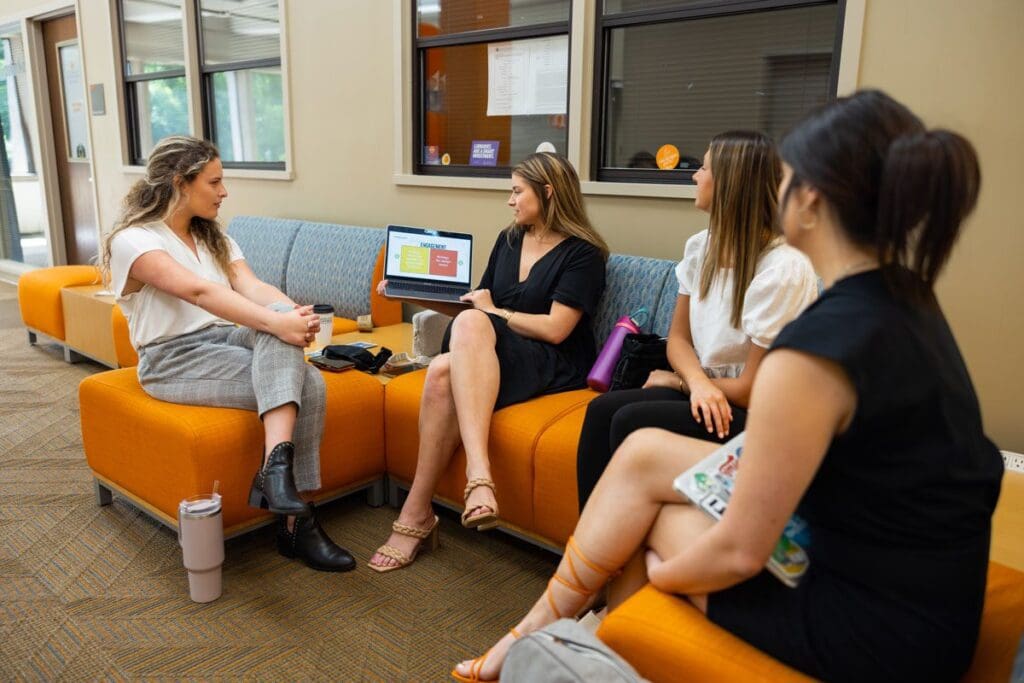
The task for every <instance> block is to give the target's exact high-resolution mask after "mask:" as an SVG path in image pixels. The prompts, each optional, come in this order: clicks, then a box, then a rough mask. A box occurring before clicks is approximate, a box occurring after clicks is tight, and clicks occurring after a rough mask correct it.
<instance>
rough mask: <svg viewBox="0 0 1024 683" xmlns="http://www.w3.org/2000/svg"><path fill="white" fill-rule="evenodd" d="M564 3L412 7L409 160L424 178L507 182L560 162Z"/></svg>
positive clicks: (485, 0)
mask: <svg viewBox="0 0 1024 683" xmlns="http://www.w3.org/2000/svg"><path fill="white" fill-rule="evenodd" d="M570 5H571V3H570V0H416V2H415V3H414V5H413V11H414V12H415V17H414V25H415V27H416V31H415V60H416V67H415V69H414V72H413V73H414V76H413V111H414V112H415V115H414V117H415V119H414V124H413V128H414V134H413V159H414V167H415V171H416V172H417V173H420V174H426V175H469V176H473V175H475V176H492V177H496V176H507V175H508V172H509V168H510V167H511V166H513V165H515V164H516V163H518V161H519V160H520V159H522V158H523V157H525V156H526V155H527V154H530V153H531V152H534V151H536V150H537V149H544V150H550V151H557V152H559V153H561V154H566V153H567V149H566V145H567V142H568V135H567V115H568V99H569V98H568V83H569V77H568V73H569V72H568V64H569V14H570Z"/></svg>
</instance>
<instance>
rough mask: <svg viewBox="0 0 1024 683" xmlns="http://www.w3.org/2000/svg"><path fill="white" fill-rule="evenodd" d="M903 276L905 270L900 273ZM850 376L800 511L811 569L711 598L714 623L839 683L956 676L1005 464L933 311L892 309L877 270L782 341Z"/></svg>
mask: <svg viewBox="0 0 1024 683" xmlns="http://www.w3.org/2000/svg"><path fill="white" fill-rule="evenodd" d="M904 276H905V277H907V278H908V279H909V277H910V276H909V274H904ZM778 348H789V349H795V350H798V351H802V352H805V353H809V354H812V355H815V356H819V357H821V358H826V359H828V360H830V361H833V362H835V363H837V364H838V365H839V366H840V367H842V368H843V369H844V370H845V371H846V373H847V375H848V377H849V379H850V381H851V382H852V384H853V387H854V389H855V390H856V393H857V408H856V413H855V415H854V417H853V420H852V422H851V424H850V426H849V429H848V430H847V431H846V432H845V433H844V434H841V435H839V436H836V437H835V438H834V439H833V441H832V443H831V445H830V446H829V449H828V452H827V453H826V455H825V458H824V460H823V462H822V464H821V467H820V468H819V470H818V472H817V473H816V474H815V476H814V479H813V480H812V481H811V484H810V487H809V488H808V489H807V491H806V493H805V495H804V497H803V499H802V501H801V503H800V506H799V508H798V512H799V514H801V515H803V517H804V518H805V519H806V520H807V522H808V524H809V526H810V533H811V541H810V549H809V552H808V554H809V557H810V568H809V569H808V573H807V575H805V577H804V580H803V581H802V582H801V584H800V586H799V587H798V588H796V589H790V588H786V587H785V586H783V585H782V584H781V583H780V582H779V581H777V580H775V579H774V578H773V577H771V576H770V575H768V574H767V573H765V572H762V573H761V574H759V575H758V576H757V577H755V578H754V579H751V580H750V581H746V582H744V583H741V584H739V585H737V586H734V587H732V588H730V589H727V590H724V591H721V592H718V593H713V594H711V595H710V596H709V599H708V617H709V618H710V619H711V620H712V621H714V622H715V623H717V624H719V625H721V626H723V627H724V628H726V629H727V630H729V631H731V632H733V633H735V634H736V635H738V636H739V637H741V638H743V639H744V640H746V641H748V642H749V643H751V644H752V645H754V646H756V647H758V648H760V649H762V650H764V651H765V652H768V653H769V654H772V655H773V656H775V657H777V658H778V659H780V660H782V661H784V662H786V663H788V664H790V665H791V666H794V667H795V668H797V669H800V670H801V671H804V672H806V673H808V674H810V675H812V676H815V677H818V678H823V679H825V680H830V681H888V680H893V681H896V680H901V681H955V680H958V679H959V678H960V677H961V676H962V675H963V673H964V672H965V671H966V670H967V668H968V666H969V665H970V662H971V657H972V655H973V653H974V647H975V644H976V641H977V637H978V628H979V624H980V621H981V610H982V604H983V600H984V594H985V578H986V571H987V566H988V551H989V534H990V523H991V517H992V511H993V510H994V509H995V504H996V500H997V499H998V497H999V486H1000V481H1001V478H1002V472H1003V463H1002V458H1001V457H1000V454H999V451H998V449H997V448H996V447H995V445H993V444H992V442H991V441H989V440H988V439H987V438H986V437H985V435H984V433H983V432H982V424H981V413H980V410H979V407H978V400H977V397H976V396H975V393H974V388H973V386H972V385H971V380H970V377H969V376H968V374H967V368H966V367H965V365H964V362H963V359H962V358H961V357H960V352H959V349H958V348H957V345H956V341H955V340H954V339H953V335H952V332H951V331H950V329H949V327H948V325H947V323H946V320H945V318H944V317H943V315H942V312H941V310H939V307H938V304H937V302H935V300H934V298H932V297H931V295H930V293H929V294H928V302H927V305H925V306H914V307H912V306H909V305H907V304H905V303H902V302H901V301H900V300H897V299H896V298H895V297H894V296H893V295H892V294H891V293H890V290H889V289H888V287H887V286H886V283H885V280H884V279H883V277H882V275H881V273H880V271H871V272H866V273H861V274H859V275H855V276H852V277H849V278H846V279H844V280H841V281H839V282H837V283H836V284H835V285H834V286H833V287H832V288H831V289H829V290H828V291H827V292H825V293H824V295H823V296H822V297H821V298H820V299H819V300H818V301H817V302H816V303H814V304H812V305H811V306H810V307H809V308H808V309H807V310H806V311H805V312H804V313H803V315H801V316H800V317H799V318H797V319H796V320H795V321H793V322H792V323H790V324H789V325H788V326H787V327H786V328H785V329H783V331H782V333H781V334H779V336H778V338H777V339H776V340H775V343H774V344H773V345H772V349H773V350H774V349H778Z"/></svg>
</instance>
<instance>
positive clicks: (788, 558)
mask: <svg viewBox="0 0 1024 683" xmlns="http://www.w3.org/2000/svg"><path fill="white" fill-rule="evenodd" d="M743 438H744V433H743V432H741V433H740V434H737V435H736V436H735V437H733V438H732V439H730V440H729V441H728V442H726V444H725V445H723V446H722V447H721V448H719V449H717V450H716V451H715V452H714V453H712V454H711V455H709V456H707V457H706V458H704V459H703V460H701V461H700V462H699V463H697V464H696V465H694V466H693V467H691V468H690V469H688V470H686V471H685V472H683V473H682V474H680V475H679V476H678V477H676V479H675V481H674V482H673V487H674V488H675V490H676V491H678V492H679V493H681V494H683V495H684V496H686V497H687V498H689V499H690V500H691V501H693V504H694V505H696V506H697V507H699V508H700V509H701V510H703V511H704V512H705V513H707V514H708V515H709V516H710V517H712V518H713V519H716V520H718V519H721V518H722V515H723V514H725V509H726V508H727V507H728V506H729V498H730V496H731V495H732V490H733V486H734V484H735V480H736V479H735V478H736V471H737V470H738V468H739V464H740V456H741V455H743ZM810 536H811V535H810V529H809V528H808V526H807V522H805V521H804V520H803V519H802V518H801V517H800V516H799V515H793V516H792V517H791V518H790V520H789V521H788V522H786V528H785V529H784V530H783V532H782V537H781V538H779V542H778V543H777V544H776V545H775V550H773V551H772V555H771V557H770V558H768V564H767V569H768V571H770V572H771V573H772V574H773V575H775V577H776V578H778V579H779V580H780V581H782V583H784V584H786V585H787V586H789V587H790V588H796V586H797V584H799V583H800V579H801V578H802V577H803V575H804V574H806V573H807V567H808V565H809V564H810V560H809V558H808V557H807V551H806V548H809V547H810V542H811V537H810Z"/></svg>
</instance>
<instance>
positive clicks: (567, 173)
mask: <svg viewBox="0 0 1024 683" xmlns="http://www.w3.org/2000/svg"><path fill="white" fill-rule="evenodd" d="M512 173H514V174H516V175H517V176H519V177H520V178H522V179H523V180H524V181H525V182H526V184H527V185H529V186H530V189H532V190H533V192H534V194H536V195H537V199H538V200H540V215H541V216H542V217H543V220H544V227H545V229H547V230H551V231H553V232H556V233H559V234H561V235H565V236H567V237H578V238H580V239H581V240H583V241H585V242H589V243H590V244H593V245H594V246H595V247H597V248H598V249H599V250H600V251H601V255H602V256H603V257H604V258H605V259H607V258H608V244H607V243H605V241H604V239H603V238H602V237H601V235H599V234H598V232H597V230H595V229H594V226H593V225H591V224H590V219H589V218H588V217H587V210H586V209H585V208H583V192H582V191H581V190H580V179H579V176H578V175H576V169H575V168H573V167H572V164H570V163H569V160H568V159H566V158H565V157H563V156H559V155H558V154H552V153H551V152H537V153H535V154H531V155H530V156H528V157H526V158H525V159H523V160H522V161H521V162H519V163H518V164H517V165H516V166H515V168H513V169H512ZM545 185H550V186H551V196H550V197H548V193H547V191H546V190H545V189H544V186H545ZM531 227H533V226H530V225H520V224H519V223H515V222H513V223H512V224H511V225H509V226H508V228H506V230H507V235H508V237H509V239H511V238H512V235H514V234H517V233H521V232H523V231H525V230H527V229H529V228H531Z"/></svg>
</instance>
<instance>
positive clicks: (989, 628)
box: [598, 562, 1024, 683]
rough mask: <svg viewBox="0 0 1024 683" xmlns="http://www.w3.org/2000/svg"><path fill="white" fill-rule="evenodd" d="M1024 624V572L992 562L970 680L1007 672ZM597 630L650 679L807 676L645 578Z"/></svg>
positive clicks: (976, 681) (996, 678) (979, 681)
mask: <svg viewBox="0 0 1024 683" xmlns="http://www.w3.org/2000/svg"><path fill="white" fill-rule="evenodd" d="M1022 631H1024V573H1021V572H1019V571H1017V570H1015V569H1011V568H1009V567H1005V566H1003V565H1001V564H997V563H995V562H993V563H991V564H989V572H988V588H987V590H986V592H985V611H984V613H983V615H982V619H981V632H980V636H979V639H978V648H977V650H976V651H975V653H974V661H973V662H972V664H971V668H970V669H969V670H968V671H967V675H966V676H964V678H963V681H964V682H965V683H968V682H969V683H982V682H985V681H1005V680H1008V679H1009V676H1010V670H1011V668H1012V667H1013V661H1014V657H1015V656H1016V653H1017V647H1018V643H1019V642H1020V638H1021V633H1022ZM598 635H599V636H600V637H601V639H602V640H604V641H605V642H606V643H608V645H609V646H610V647H611V648H612V649H614V650H615V651H616V652H618V653H619V654H620V655H622V656H623V657H624V658H625V659H626V660H628V661H629V663H630V664H632V665H633V666H634V667H636V669H637V671H639V672H640V674H641V675H642V676H644V677H646V678H648V679H650V680H651V681H654V682H655V683H657V682H658V681H679V680H693V681H705V680H708V681H710V680H714V681H718V682H720V683H728V682H730V681H736V683H740V682H746V681H808V680H811V679H809V678H807V677H806V676H804V675H803V674H801V673H800V672H798V671H796V670H794V669H791V668H790V667H788V666H786V665H785V664H782V663H781V662H779V661H778V660H776V659H774V658H772V657H770V656H768V655H767V654H765V653H763V652H761V651H760V650H757V649H756V648H754V647H753V646H751V645H749V644H747V643H745V642H744V641H742V640H740V639H739V638H737V637H736V636H734V635H732V634H731V633H729V632H728V631H726V630H725V629H722V628H720V627H718V626H716V625H715V624H713V623H711V622H710V621H708V620H707V618H706V617H705V616H704V615H703V614H701V613H700V611H698V610H697V609H696V608H695V607H693V606H692V605H691V604H690V603H688V602H686V601H685V600H682V599H681V598H678V597H676V596H674V595H667V594H665V593H662V592H660V591H658V590H657V589H655V588H654V587H653V586H651V585H647V586H645V587H644V588H643V589H641V590H640V591H639V592H637V593H636V594H635V595H634V596H632V597H631V598H629V600H627V601H626V602H625V603H623V604H622V605H621V606H619V608H618V609H616V610H614V611H613V612H612V613H611V614H609V615H608V617H607V618H606V619H605V620H604V621H603V622H602V624H601V628H600V629H599V630H598Z"/></svg>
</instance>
